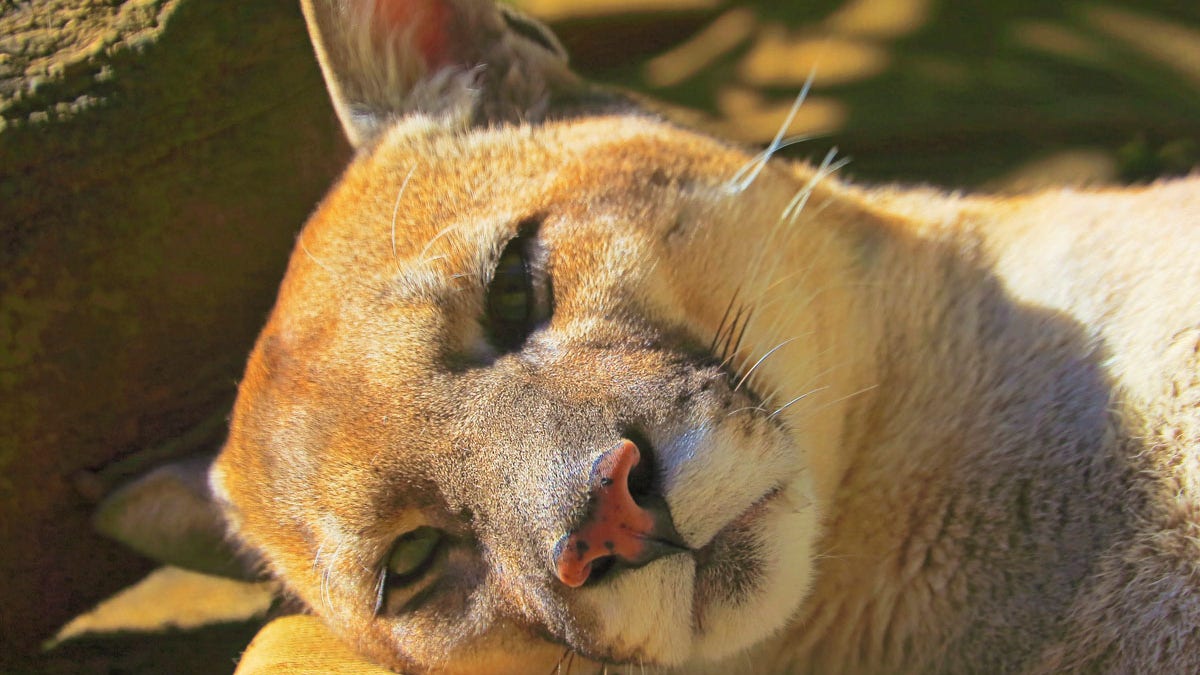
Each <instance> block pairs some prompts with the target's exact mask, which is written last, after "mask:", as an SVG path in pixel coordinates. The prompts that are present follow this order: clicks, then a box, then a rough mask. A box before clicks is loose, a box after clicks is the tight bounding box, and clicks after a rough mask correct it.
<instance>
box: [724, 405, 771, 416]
mask: <svg viewBox="0 0 1200 675" xmlns="http://www.w3.org/2000/svg"><path fill="white" fill-rule="evenodd" d="M754 410H757V411H758V412H764V413H765V412H767V409H766V408H764V407H762V406H760V405H752V406H747V407H745V408H738V409H737V410H734V411H733V412H730V413H727V414H726V415H725V417H733V416H734V415H736V414H738V413H740V412H751V411H754Z"/></svg>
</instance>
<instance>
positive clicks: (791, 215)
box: [779, 146, 849, 222]
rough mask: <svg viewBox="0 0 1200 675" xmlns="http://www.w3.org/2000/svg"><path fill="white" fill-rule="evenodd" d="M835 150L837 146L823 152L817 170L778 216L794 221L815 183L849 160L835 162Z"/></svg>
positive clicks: (802, 208)
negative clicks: (822, 157)
mask: <svg viewBox="0 0 1200 675" xmlns="http://www.w3.org/2000/svg"><path fill="white" fill-rule="evenodd" d="M837 151H838V149H837V146H834V147H832V148H830V149H829V152H827V153H825V159H823V160H821V164H820V166H818V167H817V170H816V171H815V172H813V175H812V177H811V178H809V179H808V182H806V183H805V184H804V187H803V188H801V189H800V191H799V192H797V193H796V196H795V197H793V198H792V201H790V202H788V205H787V207H786V208H784V210H783V213H782V214H780V216H779V217H780V218H782V219H783V220H787V221H789V222H795V221H796V218H798V217H799V216H800V213H801V212H802V211H804V206H805V205H806V204H808V200H809V198H810V197H812V193H813V190H815V189H816V188H817V185H818V184H820V182H821V181H822V180H824V179H825V178H827V177H829V176H831V175H833V172H834V171H837V170H838V169H840V168H842V167H843V166H845V165H846V164H847V163H848V162H849V160H848V159H842V160H838V161H837V162H836V163H835V162H834V161H833V158H834V157H836V156H837Z"/></svg>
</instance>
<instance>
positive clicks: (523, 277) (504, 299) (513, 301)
mask: <svg viewBox="0 0 1200 675" xmlns="http://www.w3.org/2000/svg"><path fill="white" fill-rule="evenodd" d="M544 258H545V253H544V251H543V250H542V249H541V247H540V246H539V245H538V242H537V223H536V222H532V221H531V222H529V223H526V224H524V225H523V226H522V227H521V231H520V233H519V234H518V235H517V236H516V237H514V238H513V239H512V240H511V241H509V242H508V245H507V246H505V247H504V251H503V252H502V253H501V254H500V259H499V261H497V263H496V269H495V271H494V272H493V273H492V279H491V283H490V284H489V285H488V288H487V296H486V304H485V309H486V316H485V319H486V321H485V326H486V328H487V332H488V336H489V337H490V338H491V342H492V344H493V345H495V346H496V347H498V348H499V349H501V350H502V351H505V352H511V351H516V350H518V349H520V348H521V345H523V344H525V339H526V338H528V337H529V334H530V333H532V332H533V330H534V329H535V328H536V327H537V326H538V325H539V324H540V323H542V322H543V321H546V320H547V319H549V318H550V312H551V311H552V307H551V305H552V304H553V298H552V292H551V289H550V283H549V279H548V278H547V275H546V273H545V259H544Z"/></svg>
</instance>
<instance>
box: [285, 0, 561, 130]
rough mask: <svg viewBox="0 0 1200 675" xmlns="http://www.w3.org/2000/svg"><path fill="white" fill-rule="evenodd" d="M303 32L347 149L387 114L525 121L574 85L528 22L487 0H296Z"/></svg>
mask: <svg viewBox="0 0 1200 675" xmlns="http://www.w3.org/2000/svg"><path fill="white" fill-rule="evenodd" d="M302 6H303V9H304V16H305V20H306V21H307V23H308V29H309V35H310V36H311V38H312V41H313V47H314V50H315V51H316V53H317V59H318V61H319V62H320V64H321V70H322V73H323V74H324V76H325V83H326V86H327V87H328V89H329V93H330V97H331V98H332V100H333V104H334V108H335V109H336V111H337V114H338V117H339V118H340V119H341V121H342V125H343V127H344V128H345V131H346V135H347V136H348V137H349V139H350V141H351V143H353V144H354V145H355V146H356V147H360V146H363V145H365V144H367V143H369V142H370V141H371V140H372V139H373V138H375V137H376V136H377V135H378V134H379V132H380V131H381V130H382V129H383V128H385V127H386V126H387V125H388V123H389V122H390V121H391V120H392V119H395V118H400V117H404V116H406V115H412V114H424V115H427V116H430V117H432V118H434V119H437V120H439V121H442V122H444V123H447V124H460V125H461V124H469V123H477V124H478V123H484V124H487V123H496V122H502V121H516V120H534V119H537V118H539V117H540V116H541V115H542V114H543V113H544V111H545V110H546V109H547V108H548V101H549V99H550V98H551V96H552V95H554V94H555V92H557V91H561V90H570V89H573V88H575V87H577V86H578V85H577V82H578V80H577V78H575V76H574V75H572V74H571V72H570V70H569V69H568V68H567V65H566V56H565V53H564V52H563V51H562V48H561V47H560V46H559V45H558V42H557V40H555V39H554V36H553V34H551V33H550V31H549V30H548V29H546V28H545V27H544V26H541V25H540V24H538V23H537V22H536V21H533V20H532V19H529V18H527V17H523V16H520V15H519V14H516V13H515V12H513V11H512V10H508V9H502V8H501V7H499V6H498V5H496V4H495V3H494V2H492V1H491V0H302Z"/></svg>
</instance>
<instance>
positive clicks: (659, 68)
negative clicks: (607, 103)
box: [646, 8, 757, 87]
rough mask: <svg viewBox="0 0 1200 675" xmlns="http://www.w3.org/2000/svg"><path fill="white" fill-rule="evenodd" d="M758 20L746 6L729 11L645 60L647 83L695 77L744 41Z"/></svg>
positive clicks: (671, 83) (663, 83) (657, 84)
mask: <svg viewBox="0 0 1200 675" xmlns="http://www.w3.org/2000/svg"><path fill="white" fill-rule="evenodd" d="M756 23H757V19H756V17H755V14H754V12H753V11H751V10H749V9H746V8H738V9H733V10H730V11H728V12H726V13H724V14H722V15H721V16H720V17H718V18H717V20H716V21H714V22H712V23H711V24H710V25H709V26H708V27H707V28H705V29H704V30H702V31H700V32H699V33H697V34H696V35H695V36H693V37H692V38H691V39H690V40H688V41H687V42H684V43H683V44H681V45H679V46H678V47H676V48H674V49H672V50H671V51H669V52H667V53H665V54H662V55H661V56H658V57H655V58H654V59H651V60H650V61H649V62H647V63H646V82H647V83H648V84H650V85H651V86H653V87H670V86H674V85H677V84H679V83H681V82H684V81H686V80H688V79H689V78H691V77H694V76H695V75H696V74H698V73H700V72H701V71H703V70H704V69H705V68H707V67H709V66H711V65H712V64H713V63H714V62H715V61H717V59H719V58H720V57H721V56H723V55H725V54H726V53H728V52H729V51H730V50H732V49H734V48H735V47H737V46H738V45H740V44H741V43H743V42H745V41H746V39H747V38H749V37H750V34H751V33H752V32H753V30H754V27H755V25H756Z"/></svg>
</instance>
